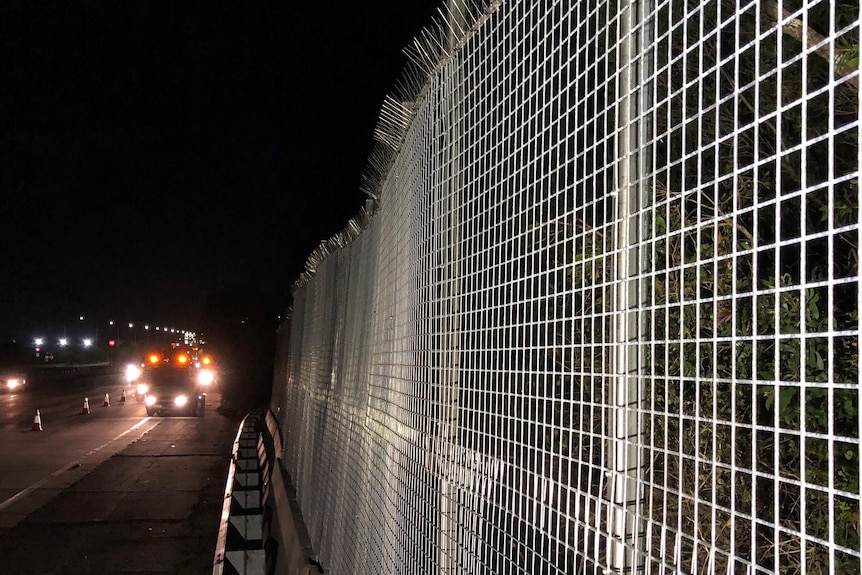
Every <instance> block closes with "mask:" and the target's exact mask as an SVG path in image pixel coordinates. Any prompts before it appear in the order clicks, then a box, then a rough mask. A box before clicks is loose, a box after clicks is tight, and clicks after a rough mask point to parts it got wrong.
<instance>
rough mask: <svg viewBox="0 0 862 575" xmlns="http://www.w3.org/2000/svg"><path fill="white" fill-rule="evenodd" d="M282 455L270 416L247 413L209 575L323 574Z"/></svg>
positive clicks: (237, 441)
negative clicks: (313, 550) (283, 463)
mask: <svg viewBox="0 0 862 575" xmlns="http://www.w3.org/2000/svg"><path fill="white" fill-rule="evenodd" d="M281 453H283V449H282V443H281V432H280V430H279V427H278V422H277V421H276V420H275V417H273V414H272V412H270V411H268V410H267V411H266V412H262V411H258V412H252V413H249V414H248V415H246V416H245V418H243V421H242V423H241V424H240V427H239V430H238V431H237V435H236V439H235V440H234V444H233V451H232V454H231V463H230V468H229V470H228V476H227V482H226V485H225V496H224V503H223V506H222V514H221V523H220V525H219V534H218V540H217V542H216V551H215V557H214V559H213V575H247V574H248V575H251V574H264V573H265V574H274V573H280V574H285V575H310V574H312V573H324V572H325V571H324V570H323V568H322V567H321V566H320V564H319V563H318V562H317V560H316V558H315V556H314V554H313V552H312V550H311V545H310V538H309V537H308V533H307V531H306V529H305V526H304V523H303V521H302V518H301V515H300V513H299V507H298V505H297V504H296V501H295V497H294V493H295V492H294V490H293V488H292V484H291V481H290V479H289V477H288V475H287V472H286V471H285V470H284V467H283V466H282V464H281V457H280V455H281Z"/></svg>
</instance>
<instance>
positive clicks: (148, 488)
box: [0, 376, 239, 575]
mask: <svg viewBox="0 0 862 575" xmlns="http://www.w3.org/2000/svg"><path fill="white" fill-rule="evenodd" d="M122 385H123V384H122V381H121V379H119V377H118V376H114V377H105V376H100V377H90V378H85V380H82V381H80V380H79V381H76V382H74V383H66V384H62V385H57V384H50V385H45V386H34V387H32V388H31V389H29V390H27V391H26V392H24V393H22V394H15V396H0V410H2V415H0V557H2V560H1V561H0V574H3V575H5V574H6V573H9V574H13V573H16V574H17V573H33V574H40V573H45V574H52V575H56V574H63V573H132V572H134V573H192V572H198V573H199V572H201V571H204V572H206V571H207V569H211V563H212V559H213V553H214V549H215V540H216V536H217V532H218V522H219V518H220V514H221V504H222V499H223V491H224V482H225V480H226V474H227V469H228V464H229V458H230V449H231V444H232V441H233V437H234V436H235V434H236V429H237V425H238V423H239V422H238V420H234V419H229V418H227V417H224V416H222V415H221V413H219V411H218V409H217V408H218V406H219V402H220V399H219V395H218V392H217V391H216V390H212V391H210V392H209V394H208V401H207V409H206V413H205V415H204V416H203V417H199V418H193V417H166V418H159V417H153V418H150V417H147V416H146V411H145V409H144V407H143V404H141V403H138V402H136V401H135V400H134V398H133V397H131V395H130V394H128V393H127V401H126V402H125V403H121V402H120V401H119V393H118V391H119V390H121V389H122ZM105 393H109V394H110V402H111V405H110V407H103V405H102V403H103V400H104V394H105ZM83 394H87V395H86V397H89V398H90V413H89V414H88V415H84V414H81V407H82V404H83V398H84V397H85V395H83ZM115 394H116V398H117V399H116V400H115V399H114V397H115ZM94 397H98V398H99V400H98V402H96V401H94V400H93V398H94ZM36 409H39V410H40V412H41V415H42V427H43V431H41V432H36V431H31V427H32V422H33V416H34V415H35V410H36ZM46 551H47V552H46Z"/></svg>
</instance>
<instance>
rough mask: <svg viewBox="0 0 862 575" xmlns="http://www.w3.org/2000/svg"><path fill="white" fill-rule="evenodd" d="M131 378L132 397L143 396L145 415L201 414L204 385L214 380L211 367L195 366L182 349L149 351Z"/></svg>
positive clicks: (202, 410) (203, 404)
mask: <svg viewBox="0 0 862 575" xmlns="http://www.w3.org/2000/svg"><path fill="white" fill-rule="evenodd" d="M127 373H130V374H134V375H137V377H135V378H134V381H135V382H136V384H137V387H136V392H135V397H136V398H139V400H140V398H142V399H143V402H144V405H145V406H146V408H147V415H150V416H153V415H172V414H180V415H192V416H198V415H203V413H204V407H205V406H206V398H207V394H206V391H205V390H206V388H207V386H208V385H209V384H210V383H211V382H212V381H213V374H212V372H211V371H210V370H207V369H201V368H197V367H195V366H194V364H193V363H192V361H191V360H190V358H189V356H188V354H187V353H185V352H182V351H176V352H169V353H166V354H161V353H157V352H153V353H150V354H148V356H147V360H146V362H144V364H143V366H142V367H141V368H140V370H139V373H136V372H135V370H129V372H127Z"/></svg>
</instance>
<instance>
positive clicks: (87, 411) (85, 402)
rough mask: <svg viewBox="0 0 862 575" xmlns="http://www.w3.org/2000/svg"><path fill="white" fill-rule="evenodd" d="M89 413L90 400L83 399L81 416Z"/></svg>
mask: <svg viewBox="0 0 862 575" xmlns="http://www.w3.org/2000/svg"><path fill="white" fill-rule="evenodd" d="M88 413H90V400H89V398H86V397H85V398H84V407H83V409H81V415H86V414H88Z"/></svg>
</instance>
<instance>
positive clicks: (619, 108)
mask: <svg viewBox="0 0 862 575" xmlns="http://www.w3.org/2000/svg"><path fill="white" fill-rule="evenodd" d="M470 9H471V7H470V6H465V5H460V4H459V5H457V6H454V5H453V6H450V7H449V8H448V10H446V11H444V12H443V13H444V14H445V17H444V20H445V21H446V22H444V24H445V25H442V26H440V27H439V28H437V29H436V35H435V34H426V35H424V36H421V35H420V37H418V39H417V43H416V47H417V50H415V51H414V53H422V52H426V51H427V52H430V51H433V48H434V47H435V46H437V47H439V48H440V50H439V52H440V54H437V55H436V56H433V57H429V61H430V63H429V61H425V62H419V64H424V75H423V77H422V79H423V81H422V90H421V91H418V92H417V94H418V96H417V97H416V99H415V100H414V101H410V102H402V103H401V104H402V106H401V107H400V108H390V109H389V112H390V113H386V112H387V110H386V109H384V113H383V114H382V116H386V117H391V116H392V114H391V111H392V109H397V110H407V111H409V122H405V123H404V130H403V132H402V133H400V134H398V138H395V139H394V140H395V141H393V138H392V137H391V134H389V136H390V137H389V138H388V139H387V137H386V136H387V134H386V133H382V134H379V135H380V137H381V139H383V140H385V141H386V142H387V143H388V145H389V146H390V147H391V148H392V149H393V150H395V152H394V153H393V154H392V155H391V156H390V159H391V162H390V163H389V164H387V165H386V170H385V176H384V177H382V178H381V179H380V185H379V189H376V192H375V195H374V197H375V200H376V203H375V207H374V215H373V217H370V218H368V219H367V221H366V222H364V223H363V226H362V229H361V232H360V231H355V233H353V234H352V235H351V241H349V242H342V245H340V247H333V248H332V249H330V250H328V252H327V257H325V258H324V257H320V258H318V260H317V261H315V262H314V266H313V267H314V269H313V270H312V271H313V273H309V274H307V275H306V276H305V277H304V278H303V280H302V281H300V282H298V283H297V285H296V286H295V289H294V307H293V311H292V315H291V318H290V322H289V323H288V324H285V326H283V328H282V330H281V332H280V356H279V357H280V360H279V366H278V369H277V376H276V381H275V384H274V388H273V403H274V407H275V408H276V410H277V411H278V413H279V417H280V420H281V424H282V428H283V430H284V432H285V453H284V461H285V465H286V467H287V468H288V471H289V472H290V473H291V475H292V477H293V479H294V482H295V484H296V487H297V496H298V500H299V503H300V506H301V508H302V511H303V514H304V516H305V519H306V522H307V523H308V526H309V531H310V535H311V538H312V541H313V544H314V546H315V550H316V551H317V553H318V555H319V557H320V559H321V562H322V564H323V566H324V567H325V568H326V570H327V572H328V573H330V572H331V573H334V574H348V573H440V574H463V573H471V574H492V573H493V574H497V573H503V574H515V573H519V574H520V573H531V574H532V573H536V574H549V575H550V574H563V573H567V574H568V573H595V572H620V573H621V572H646V573H719V574H725V573H746V574H748V573H841V574H844V573H853V574H855V575H858V573H860V569H862V563H860V487H859V471H860V450H859V428H860V414H859V373H858V364H859V355H858V353H859V351H858V344H859V315H858V310H859V289H858V281H859V277H858V245H859V219H860V211H859V201H858V183H859V166H860V152H859V112H860V104H859V94H858V84H859V55H858V54H859V32H860V15H859V3H858V0H855V1H852V2H851V1H842V0H833V1H831V2H830V1H823V2H816V1H802V0H797V1H789V0H787V1H784V2H780V1H777V2H773V1H767V0H761V1H756V2H743V1H742V0H740V1H739V2H736V1H728V0H715V1H692V0H689V1H679V0H674V1H658V0H656V1H653V2H649V1H643V2H639V1H631V2H629V1H626V0H618V1H601V0H590V1H582V2H580V1H562V0H561V1H551V0H548V1H538V0H536V1H520V2H515V1H511V2H506V1H503V2H495V3H493V4H491V5H487V6H485V5H483V6H480V7H476V6H473V7H472V9H473V13H470ZM462 28H469V30H464V29H462ZM434 42H437V44H436V45H435V43H434ZM423 47H424V48H427V50H425V49H423ZM418 68H423V66H422V65H420V66H418ZM382 119H383V118H382ZM390 119H391V118H390Z"/></svg>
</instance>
